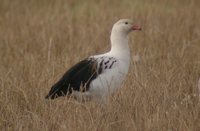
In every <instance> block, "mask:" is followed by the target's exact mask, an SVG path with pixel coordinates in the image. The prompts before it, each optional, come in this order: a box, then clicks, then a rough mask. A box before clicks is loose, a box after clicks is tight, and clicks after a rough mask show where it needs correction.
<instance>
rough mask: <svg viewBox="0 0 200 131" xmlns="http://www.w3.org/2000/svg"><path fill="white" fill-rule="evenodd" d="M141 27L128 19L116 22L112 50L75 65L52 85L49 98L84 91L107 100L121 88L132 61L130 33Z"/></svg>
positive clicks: (96, 97) (112, 36) (112, 34)
mask: <svg viewBox="0 0 200 131" xmlns="http://www.w3.org/2000/svg"><path fill="white" fill-rule="evenodd" d="M136 30H141V27H139V26H137V25H134V24H133V22H132V21H131V20H129V19H121V20H119V21H118V22H116V23H115V24H114V26H113V28H112V32H111V37H110V39H111V50H110V51H109V52H107V53H105V54H101V55H94V56H90V57H88V58H87V59H84V60H82V61H80V62H79V63H77V64H76V65H74V66H73V67H72V68H71V69H69V70H68V71H67V72H66V73H65V74H64V75H63V77H62V78H61V79H60V80H59V81H58V82H57V83H56V84H54V85H53V86H52V87H51V90H50V91H49V94H48V95H47V96H46V98H47V99H54V98H57V97H60V96H66V95H70V94H77V93H78V94H80V93H81V94H84V95H87V96H90V97H92V98H95V99H98V100H99V99H100V100H105V99H106V98H107V97H108V96H109V95H110V94H112V93H113V92H114V91H115V90H116V89H118V88H119V87H120V86H121V85H122V82H123V80H124V79H125V77H126V75H127V73H128V69H129V65H130V49H129V45H128V34H129V33H130V32H131V31H136Z"/></svg>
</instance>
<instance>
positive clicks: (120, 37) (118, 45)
mask: <svg viewBox="0 0 200 131" xmlns="http://www.w3.org/2000/svg"><path fill="white" fill-rule="evenodd" d="M110 39H111V50H110V52H109V53H110V54H111V55H114V56H116V57H118V58H120V59H122V60H125V61H127V62H129V61H130V49H129V45H128V35H127V34H125V33H121V32H116V31H113V30H112V33H111V37H110Z"/></svg>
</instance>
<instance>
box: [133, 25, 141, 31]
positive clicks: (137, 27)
mask: <svg viewBox="0 0 200 131" xmlns="http://www.w3.org/2000/svg"><path fill="white" fill-rule="evenodd" d="M132 30H133V31H134V30H139V31H141V30H142V28H141V27H140V26H138V25H133V26H132Z"/></svg>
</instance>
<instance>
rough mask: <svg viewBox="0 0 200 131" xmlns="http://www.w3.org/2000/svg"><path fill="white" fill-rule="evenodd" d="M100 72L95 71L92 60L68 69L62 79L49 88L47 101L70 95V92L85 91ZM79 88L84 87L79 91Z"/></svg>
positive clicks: (95, 67)
mask: <svg viewBox="0 0 200 131" xmlns="http://www.w3.org/2000/svg"><path fill="white" fill-rule="evenodd" d="M100 73H101V70H99V71H98V70H97V62H96V61H95V60H92V59H85V60H83V61H80V62H79V63H77V64H76V65H74V66H73V67H72V68H71V69H69V70H68V71H67V72H66V73H65V74H64V75H63V77H62V78H61V79H60V80H59V81H58V82H57V83H56V84H54V85H53V86H52V87H51V90H50V91H49V94H48V95H47V96H46V97H45V98H47V99H49V98H50V99H54V98H57V97H59V96H65V95H67V94H70V93H72V90H76V91H87V90H88V89H89V85H90V82H91V81H92V80H94V79H95V78H96V77H97V75H98V74H100ZM81 86H83V87H84V89H83V90H81Z"/></svg>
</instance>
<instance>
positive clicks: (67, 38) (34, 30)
mask: <svg viewBox="0 0 200 131" xmlns="http://www.w3.org/2000/svg"><path fill="white" fill-rule="evenodd" d="M122 18H129V19H132V20H133V21H134V23H135V24H138V25H140V26H141V27H142V31H140V32H133V33H131V34H130V35H129V36H130V37H129V46H130V47H131V65H130V69H129V74H128V76H127V78H126V80H125V81H124V83H123V85H122V87H121V88H120V89H119V90H118V91H117V92H116V93H115V94H113V95H112V96H110V97H109V100H108V102H107V103H105V104H100V103H98V102H95V101H88V102H79V101H76V100H74V99H72V98H67V97H60V98H58V99H55V100H46V99H45V96H46V95H47V93H48V92H49V90H50V88H51V86H52V85H53V84H54V83H55V82H56V81H57V80H58V79H59V78H60V77H61V76H62V75H63V74H64V72H65V71H67V70H68V69H69V68H70V67H71V66H72V65H74V64H75V63H77V62H78V61H80V60H82V59H84V58H86V57H88V56H90V55H94V54H100V53H104V52H107V51H109V49H110V33H111V29H112V26H113V24H114V23H115V22H116V21H118V20H119V19H122ZM136 58H137V59H136ZM199 78H200V1H199V0H121V1H119V0H0V130H1V131H200V95H199V93H200V90H199V88H198V80H199Z"/></svg>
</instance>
